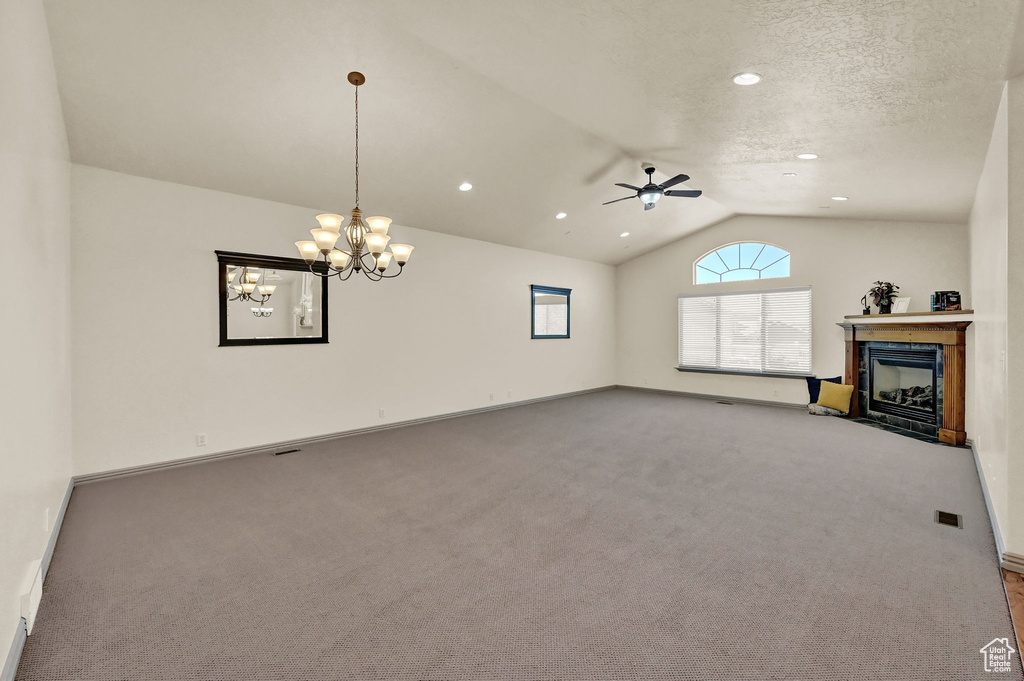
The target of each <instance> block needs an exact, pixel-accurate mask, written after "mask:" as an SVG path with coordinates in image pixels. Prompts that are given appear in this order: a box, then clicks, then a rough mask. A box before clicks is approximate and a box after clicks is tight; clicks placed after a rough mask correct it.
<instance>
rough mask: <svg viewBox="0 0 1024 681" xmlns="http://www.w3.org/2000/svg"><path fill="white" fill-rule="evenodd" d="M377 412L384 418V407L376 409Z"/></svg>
mask: <svg viewBox="0 0 1024 681" xmlns="http://www.w3.org/2000/svg"><path fill="white" fill-rule="evenodd" d="M377 413H378V414H379V415H380V417H381V418H384V407H381V408H380V409H378V410H377Z"/></svg>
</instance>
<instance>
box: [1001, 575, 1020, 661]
mask: <svg viewBox="0 0 1024 681" xmlns="http://www.w3.org/2000/svg"><path fill="white" fill-rule="evenodd" d="M1003 584H1004V586H1005V587H1006V600H1008V601H1009V602H1010V616H1011V617H1012V618H1013V629H1014V632H1015V633H1016V635H1017V650H1024V643H1022V641H1024V575H1022V574H1020V573H1019V572H1010V571H1009V570H1003Z"/></svg>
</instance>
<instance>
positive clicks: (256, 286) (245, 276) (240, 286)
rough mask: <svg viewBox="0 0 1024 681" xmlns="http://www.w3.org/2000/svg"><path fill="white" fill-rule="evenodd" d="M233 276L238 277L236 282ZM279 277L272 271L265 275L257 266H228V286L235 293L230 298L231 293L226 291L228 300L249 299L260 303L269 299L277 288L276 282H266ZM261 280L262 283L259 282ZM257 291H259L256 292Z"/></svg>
mask: <svg viewBox="0 0 1024 681" xmlns="http://www.w3.org/2000/svg"><path fill="white" fill-rule="evenodd" d="M239 275H241V276H239ZM235 277H238V281H237V282H236V281H235ZM280 279H281V275H279V274H278V273H277V272H272V273H271V274H270V275H267V274H266V273H265V272H264V271H263V270H262V269H261V268H259V267H234V268H229V269H228V288H229V289H230V290H232V291H234V292H235V294H236V295H235V297H234V298H232V297H231V294H230V293H228V302H231V301H235V300H251V301H253V302H254V303H260V304H261V305H262V304H263V303H265V302H266V301H268V300H270V296H272V295H274V289H276V288H277V285H276V284H268V283H267V282H268V281H278V280H280ZM261 280H262V282H263V283H260V281H261ZM257 291H258V292H259V293H257ZM266 316H269V315H266Z"/></svg>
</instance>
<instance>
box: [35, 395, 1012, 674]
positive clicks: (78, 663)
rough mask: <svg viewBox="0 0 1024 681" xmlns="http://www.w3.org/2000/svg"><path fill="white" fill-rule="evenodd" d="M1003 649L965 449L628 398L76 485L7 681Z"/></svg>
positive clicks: (647, 668)
mask: <svg viewBox="0 0 1024 681" xmlns="http://www.w3.org/2000/svg"><path fill="white" fill-rule="evenodd" d="M936 509H943V510H948V511H954V512H959V513H962V514H963V516H964V528H963V529H955V528H950V527H944V526H940V525H937V524H936V523H935V522H934V521H933V514H934V511H935V510H936ZM997 636H998V637H1003V636H1009V637H1011V638H1012V629H1011V624H1010V620H1009V615H1008V613H1007V606H1006V601H1005V598H1004V596H1003V591H1002V586H1001V582H1000V576H999V571H998V569H997V565H996V556H995V549H994V546H993V540H992V534H991V530H990V528H989V526H988V521H987V517H986V511H985V506H984V502H983V500H982V496H981V490H980V487H979V484H978V479H977V475H976V473H975V470H974V463H973V460H972V457H971V453H970V451H968V450H966V449H959V448H952V447H944V446H940V445H934V444H927V443H922V442H917V441H914V440H911V439H908V438H904V437H901V436H899V435H896V434H893V433H887V432H884V431H881V430H877V429H874V428H867V427H864V426H861V425H858V424H856V423H850V422H847V421H844V420H841V419H835V418H828V417H812V416H808V415H807V414H806V413H802V412H799V411H796V410H791V409H784V408H775V407H760V406H751V405H733V406H727V405H721V404H716V403H715V402H710V401H703V400H697V399H689V398H681V397H674V396H667V395H657V394H650V393H638V392H634V391H626V390H614V391H608V392H601V393H595V394H590V395H584V396H579V397H573V398H568V399H562V400H556V401H550V402H545V403H539V404H534V405H529V406H524V407H518V408H514V409H505V410H500V411H494V412H489V413H484V414H479V415H474V416H468V417H463V418H459V419H453V420H447V421H439V422H434V423H430V424H426V425H419V426H414V427H408V428H402V429H395V430H390V431H384V432H379V433H374V434H370V435H364V436H358V437H350V438H343V439H338V440H335V441H332V442H330V443H323V444H319V445H316V446H307V447H305V448H303V451H301V452H298V453H295V454H289V455H285V456H279V457H274V456H271V455H253V456H247V457H242V458H236V459H230V460H224V461H220V462H215V463H207V464H203V465H198V466H190V467H185V468H178V469H173V470H167V471H163V472H159V473H151V474H146V475H139V476H134V477H130V478H123V479H119V480H114V481H110V482H103V483H95V484H88V485H83V486H81V487H79V488H78V489H76V490H75V493H74V495H73V497H72V499H71V505H70V508H69V511H68V515H67V519H66V521H65V524H64V529H63V531H62V533H61V537H60V540H59V543H58V545H57V550H56V553H55V555H54V559H53V564H52V568H51V570H50V573H49V577H48V579H47V582H46V591H45V593H44V597H43V602H42V606H41V609H40V612H39V617H38V620H37V622H36V630H35V633H33V635H32V636H31V637H29V640H28V644H27V646H26V647H25V653H24V657H23V660H22V664H21V669H20V672H19V675H18V679H19V680H20V681H37V680H43V679H47V680H55V679H75V680H76V681H87V680H91V679H104V680H115V679H116V680H119V681H120V680H125V679H146V680H163V679H176V680H177V679H183V680H187V679H196V680H200V679H201V680H211V681H213V680H217V681H219V680H228V679H230V680H238V681H254V680H262V679H296V680H298V679H301V680H303V681H310V680H321V679H322V680H328V679H330V680H336V679H353V680H369V679H380V680H385V679H387V680H391V679H394V680H403V681H404V680H413V679H417V680H434V681H442V680H444V681H461V680H470V679H472V680H474V681H478V680H484V679H498V680H519V681H527V680H548V679H551V680H554V679H567V680H575V679H580V680H582V679H587V680H604V679H608V680H611V679H616V680H631V679H651V680H658V679H665V680H668V679H671V680H673V681H676V680H685V679H694V680H696V679H824V680H831V679H927V680H928V681H934V680H936V679H983V678H987V679H989V681H991V679H992V678H993V677H997V678H1004V679H1005V678H1015V679H1020V678H1022V676H1021V672H1020V665H1019V662H1018V661H1017V660H1019V658H1016V656H1015V663H1014V664H1015V668H1014V670H1013V673H1012V674H999V675H996V674H986V673H985V672H984V671H983V670H982V662H981V655H980V654H979V652H978V651H979V649H980V648H981V647H982V646H983V645H985V644H986V643H988V642H989V641H990V640H991V639H993V638H995V637H997Z"/></svg>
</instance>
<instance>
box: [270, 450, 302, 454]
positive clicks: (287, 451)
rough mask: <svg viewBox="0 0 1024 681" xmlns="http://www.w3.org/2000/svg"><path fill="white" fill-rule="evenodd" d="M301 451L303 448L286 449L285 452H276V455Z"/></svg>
mask: <svg viewBox="0 0 1024 681" xmlns="http://www.w3.org/2000/svg"><path fill="white" fill-rule="evenodd" d="M301 451H302V450H301V449H286V450H284V451H283V452H274V456H281V455H282V454H294V453H295V452H301Z"/></svg>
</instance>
